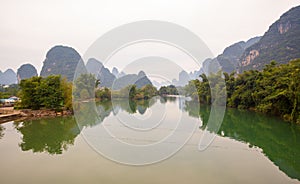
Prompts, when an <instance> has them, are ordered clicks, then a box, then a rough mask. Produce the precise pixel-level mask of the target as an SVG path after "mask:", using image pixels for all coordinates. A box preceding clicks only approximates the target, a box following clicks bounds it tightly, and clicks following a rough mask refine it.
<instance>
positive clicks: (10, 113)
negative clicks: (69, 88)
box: [0, 107, 73, 123]
mask: <svg viewBox="0 0 300 184" xmlns="http://www.w3.org/2000/svg"><path fill="white" fill-rule="evenodd" d="M70 115H73V112H72V111H66V110H64V111H61V112H55V111H54V110H50V109H41V110H32V109H22V110H15V109H14V108H13V107H4V108H0V123H5V122H8V121H13V120H18V119H31V118H43V117H45V118H46V117H58V116H70Z"/></svg>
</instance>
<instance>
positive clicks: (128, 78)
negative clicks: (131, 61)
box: [86, 58, 152, 90]
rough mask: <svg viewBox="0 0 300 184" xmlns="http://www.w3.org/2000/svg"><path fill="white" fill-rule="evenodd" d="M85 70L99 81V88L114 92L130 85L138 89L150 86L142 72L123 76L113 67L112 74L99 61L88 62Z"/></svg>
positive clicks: (122, 73)
mask: <svg viewBox="0 0 300 184" xmlns="http://www.w3.org/2000/svg"><path fill="white" fill-rule="evenodd" d="M86 69H87V71H88V72H89V73H92V74H94V75H95V76H96V78H97V79H99V80H100V86H102V87H109V88H112V89H114V90H119V89H122V88H124V87H126V86H128V85H132V84H135V85H136V86H137V87H138V88H141V87H143V86H145V85H147V84H152V82H151V81H150V80H149V78H148V77H147V76H146V74H145V72H143V71H140V72H139V73H138V74H125V73H124V72H121V73H119V71H118V69H117V68H115V67H114V68H113V70H112V72H113V73H114V74H113V73H111V72H110V71H109V69H108V68H106V67H105V66H104V65H103V64H102V63H101V62H100V61H98V60H96V59H94V58H91V59H89V60H88V62H87V64H86Z"/></svg>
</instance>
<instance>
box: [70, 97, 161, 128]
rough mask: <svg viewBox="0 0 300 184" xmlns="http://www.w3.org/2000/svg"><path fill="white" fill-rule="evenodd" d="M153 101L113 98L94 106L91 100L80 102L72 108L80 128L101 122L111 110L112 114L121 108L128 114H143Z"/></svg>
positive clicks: (115, 113)
mask: <svg viewBox="0 0 300 184" xmlns="http://www.w3.org/2000/svg"><path fill="white" fill-rule="evenodd" d="M155 101H156V100H138V101H132V100H129V101H128V100H123V99H115V100H113V101H112V102H111V101H106V102H101V103H97V104H96V106H94V103H92V102H88V103H82V104H80V105H78V106H77V108H76V109H74V110H75V116H76V120H77V123H78V126H79V128H80V129H82V128H83V127H93V126H95V125H97V124H99V123H102V122H103V121H104V119H105V118H107V117H108V116H110V115H111V113H112V112H113V114H114V115H117V114H118V113H119V112H120V111H121V110H122V111H126V112H127V113H129V114H135V113H139V114H144V113H145V111H146V110H147V108H149V107H151V106H152V105H153V104H154V103H155Z"/></svg>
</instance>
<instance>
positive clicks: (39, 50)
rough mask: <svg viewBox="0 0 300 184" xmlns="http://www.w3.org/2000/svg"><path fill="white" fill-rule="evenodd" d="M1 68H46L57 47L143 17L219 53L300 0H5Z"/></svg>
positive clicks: (84, 43)
mask: <svg viewBox="0 0 300 184" xmlns="http://www.w3.org/2000/svg"><path fill="white" fill-rule="evenodd" d="M0 1H1V6H0V51H1V52H0V61H1V64H0V70H2V71H4V70H6V69H7V68H12V69H14V70H16V69H17V68H18V67H19V66H20V65H21V64H24V63H31V64H33V65H35V66H36V67H37V70H38V72H39V71H40V70H41V67H42V62H43V61H44V59H45V55H46V52H47V51H48V50H49V49H50V48H51V47H53V46H55V45H66V46H72V47H73V48H75V49H76V50H77V51H78V52H79V53H80V54H84V52H85V51H86V50H87V48H88V47H89V46H90V45H91V44H92V43H93V42H94V41H95V40H96V39H97V38H98V37H100V36H101V35H102V34H104V33H105V32H107V31H109V30H110V29H112V28H114V27H117V26H120V25H122V24H125V23H129V22H133V21H138V20H149V19H150V20H163V21H169V22H173V23H176V24H179V25H181V26H184V27H186V28H188V29H189V30H191V31H192V32H194V33H196V34H197V35H198V36H199V37H200V38H201V39H202V40H203V41H204V42H205V43H206V44H207V45H208V47H209V48H210V49H211V50H212V52H213V54H215V55H217V54H220V53H221V52H222V51H223V49H224V48H225V47H226V46H229V45H230V44H232V43H235V42H238V41H241V40H247V39H249V38H251V37H254V36H259V35H263V34H264V32H265V31H267V29H268V27H269V26H270V25H271V24H272V23H273V22H274V21H276V20H277V19H278V18H279V17H280V15H281V14H283V13H284V12H286V11H287V10H289V9H290V8H292V7H294V6H297V5H299V4H300V3H299V0H275V1H274V0H170V1H167V0H119V1H116V0H95V1H89V0H85V1H76V0H45V1H41V0H26V1H22V0H19V1H17V0H0Z"/></svg>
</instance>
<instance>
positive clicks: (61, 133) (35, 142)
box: [14, 117, 80, 154]
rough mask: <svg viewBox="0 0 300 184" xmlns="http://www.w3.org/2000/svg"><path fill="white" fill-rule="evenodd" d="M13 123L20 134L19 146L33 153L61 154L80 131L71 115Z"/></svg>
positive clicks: (71, 143)
mask: <svg viewBox="0 0 300 184" xmlns="http://www.w3.org/2000/svg"><path fill="white" fill-rule="evenodd" d="M14 125H15V127H16V129H17V130H18V131H19V132H20V133H21V134H22V142H21V143H20V144H19V146H20V148H21V149H22V150H23V151H29V150H31V151H32V152H34V153H40V152H47V153H49V154H62V153H63V151H65V150H67V149H68V147H69V146H71V145H73V144H74V140H75V138H76V137H77V135H78V134H79V133H80V130H79V129H78V127H77V124H76V121H75V119H74V118H73V117H60V118H51V119H38V120H28V121H24V122H22V123H15V124H14Z"/></svg>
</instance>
